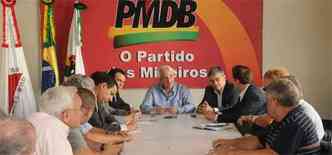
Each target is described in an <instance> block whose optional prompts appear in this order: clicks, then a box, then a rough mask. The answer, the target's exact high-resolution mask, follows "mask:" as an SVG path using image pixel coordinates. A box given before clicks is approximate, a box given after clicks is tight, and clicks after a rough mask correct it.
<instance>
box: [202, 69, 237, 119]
mask: <svg viewBox="0 0 332 155" xmlns="http://www.w3.org/2000/svg"><path fill="white" fill-rule="evenodd" d="M208 80H209V85H208V86H207V87H206V88H205V92H204V97H203V100H202V102H201V103H200V104H199V106H198V110H197V112H198V113H202V112H203V111H208V110H210V111H214V112H216V113H218V112H222V111H224V110H226V109H230V108H232V107H233V106H234V105H235V104H236V103H237V101H238V98H239V94H240V91H239V89H237V88H236V87H235V85H234V84H232V83H231V82H228V81H227V80H226V77H225V73H224V71H223V70H222V69H221V68H220V67H219V66H215V67H212V68H210V70H209V72H208Z"/></svg>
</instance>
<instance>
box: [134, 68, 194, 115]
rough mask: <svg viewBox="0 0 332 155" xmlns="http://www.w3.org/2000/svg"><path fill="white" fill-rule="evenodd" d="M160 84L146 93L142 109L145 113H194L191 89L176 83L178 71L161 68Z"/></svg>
mask: <svg viewBox="0 0 332 155" xmlns="http://www.w3.org/2000/svg"><path fill="white" fill-rule="evenodd" d="M159 76H160V79H159V83H158V84H156V85H154V86H152V87H151V88H150V89H149V90H148V91H147V93H146V95H145V98H144V101H143V103H142V104H141V106H140V108H141V111H142V112H143V113H158V114H164V113H170V114H177V113H192V112H194V111H195V106H194V104H193V101H192V95H191V92H190V91H189V89H188V88H187V87H185V86H183V85H181V84H179V83H177V82H175V77H176V71H175V70H174V69H173V68H172V67H170V66H168V65H163V66H161V67H160V68H159Z"/></svg>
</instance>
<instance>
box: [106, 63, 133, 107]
mask: <svg viewBox="0 0 332 155" xmlns="http://www.w3.org/2000/svg"><path fill="white" fill-rule="evenodd" d="M108 74H109V75H110V76H111V78H112V79H114V80H115V81H116V84H117V86H118V91H117V93H116V95H115V96H114V97H113V99H112V102H111V103H110V104H109V105H110V106H111V107H113V108H115V109H122V110H124V111H127V112H129V113H130V112H131V107H130V105H129V104H128V103H126V102H125V101H124V100H123V99H122V98H121V97H120V91H121V89H122V88H123V87H124V84H125V82H126V73H125V72H124V71H123V70H122V69H120V68H112V69H111V70H110V71H109V72H108Z"/></svg>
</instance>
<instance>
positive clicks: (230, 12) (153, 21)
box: [56, 0, 262, 88]
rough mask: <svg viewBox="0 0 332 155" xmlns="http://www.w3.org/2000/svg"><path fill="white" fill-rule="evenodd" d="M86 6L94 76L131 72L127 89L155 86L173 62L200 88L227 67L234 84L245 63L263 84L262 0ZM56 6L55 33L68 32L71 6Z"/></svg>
mask: <svg viewBox="0 0 332 155" xmlns="http://www.w3.org/2000/svg"><path fill="white" fill-rule="evenodd" d="M82 2H83V3H85V4H86V5H87V6H88V9H87V10H86V11H84V12H83V13H82V18H83V19H82V22H83V23H82V24H83V57H84V61H85V65H86V69H87V73H88V74H90V73H92V72H94V71H97V70H108V69H110V68H111V67H120V68H123V69H124V70H126V72H127V75H128V80H127V87H129V88H147V87H149V86H150V85H152V84H153V83H155V82H157V77H158V66H160V65H162V64H168V65H171V66H173V67H174V68H175V69H176V71H177V80H178V81H179V82H181V83H184V84H185V85H187V86H188V87H191V88H202V87H204V86H206V84H207V80H206V77H207V72H208V69H209V68H210V67H211V66H216V65H219V66H222V67H223V68H224V69H225V71H226V76H227V78H228V79H231V68H232V67H233V66H234V65H236V64H243V65H247V66H249V67H250V68H251V69H252V70H253V72H254V79H255V81H256V82H257V83H260V75H261V67H262V47H261V45H262V0H173V1H172V0H146V1H143V0H98V1H88V0H85V1H82ZM56 3H57V5H56V14H57V16H56V19H58V21H60V22H58V23H57V30H59V31H67V30H63V27H64V26H63V25H62V26H61V25H60V24H66V22H67V20H68V21H70V18H68V17H65V16H66V15H65V13H64V12H63V11H64V10H65V9H68V8H69V4H68V2H66V1H65V0H62V2H61V1H60V2H56ZM67 13H68V15H69V16H70V12H68V11H67ZM69 23H70V22H69ZM59 27H62V29H61V28H59ZM57 33H61V32H57ZM62 33H63V32H62ZM61 37H63V38H65V37H66V35H63V36H60V38H61ZM64 43H65V42H64ZM62 46H63V47H66V46H64V45H60V49H61V47H62Z"/></svg>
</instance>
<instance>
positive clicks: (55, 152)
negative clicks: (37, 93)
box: [28, 86, 82, 155]
mask: <svg viewBox="0 0 332 155" xmlns="http://www.w3.org/2000/svg"><path fill="white" fill-rule="evenodd" d="M81 104H82V103H81V99H80V97H79V96H78V95H77V89H76V88H75V87H65V86H59V87H53V88H50V89H48V90H47V91H46V92H45V93H44V94H43V95H42V96H41V99H40V102H39V107H40V111H41V112H38V113H34V114H32V115H31V116H30V117H29V118H28V121H30V122H31V123H32V125H33V126H34V127H35V129H36V135H37V144H36V154H37V155H72V154H73V151H72V148H71V146H70V144H69V142H68V139H67V137H68V133H69V129H70V128H77V127H80V116H81V109H80V107H81Z"/></svg>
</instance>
